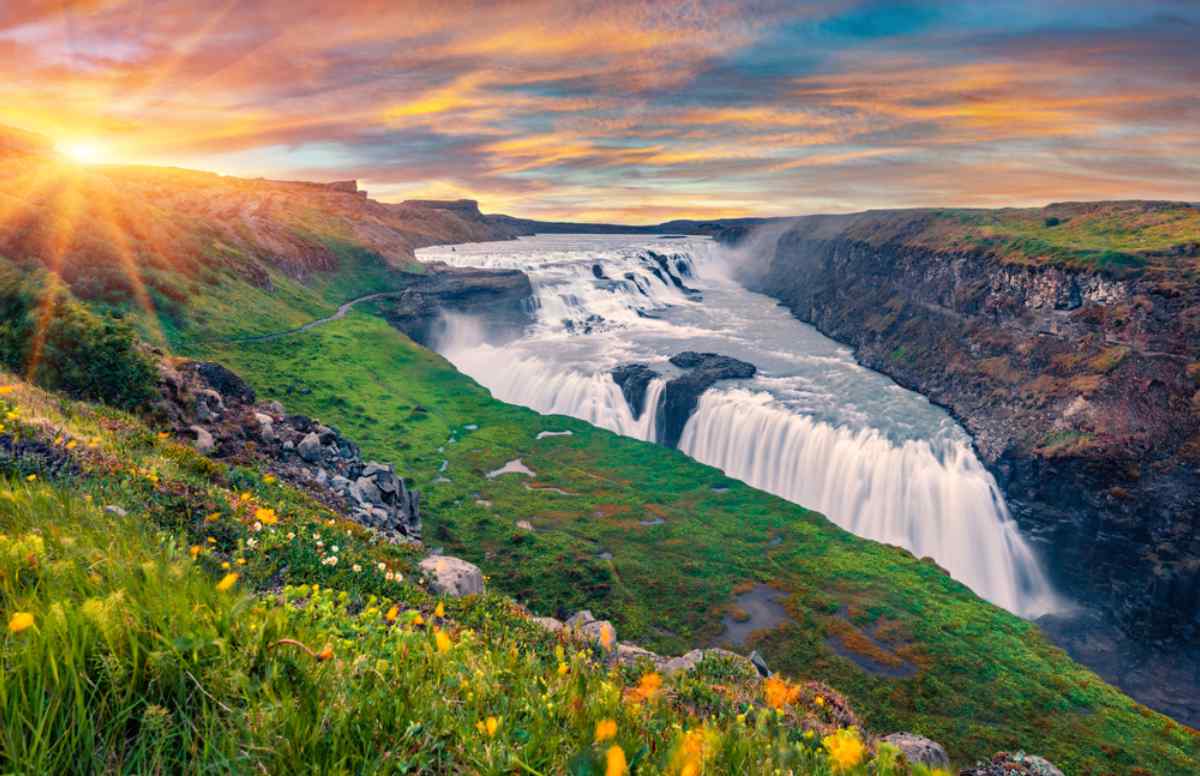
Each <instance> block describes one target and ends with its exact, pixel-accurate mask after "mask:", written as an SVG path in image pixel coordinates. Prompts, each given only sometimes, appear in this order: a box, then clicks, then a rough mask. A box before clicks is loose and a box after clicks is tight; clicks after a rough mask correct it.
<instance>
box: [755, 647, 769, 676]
mask: <svg viewBox="0 0 1200 776" xmlns="http://www.w3.org/2000/svg"><path fill="white" fill-rule="evenodd" d="M750 663H751V665H753V666H754V670H756V671H758V675H759V676H761V677H762V678H764V679H766V678H767V677H769V676H770V675H771V669H769V668H767V661H766V660H763V656H762V655H760V654H758V650H757V649H756V650H754V651H753V652H751V653H750Z"/></svg>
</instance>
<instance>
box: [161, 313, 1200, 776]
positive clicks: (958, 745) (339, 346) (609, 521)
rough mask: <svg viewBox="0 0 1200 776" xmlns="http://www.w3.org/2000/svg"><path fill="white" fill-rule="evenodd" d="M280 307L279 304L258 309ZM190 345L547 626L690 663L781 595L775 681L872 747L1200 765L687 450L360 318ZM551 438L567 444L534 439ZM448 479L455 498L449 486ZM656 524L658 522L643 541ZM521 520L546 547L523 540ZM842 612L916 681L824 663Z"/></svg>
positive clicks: (1056, 654) (981, 621) (993, 619)
mask: <svg viewBox="0 0 1200 776" xmlns="http://www.w3.org/2000/svg"><path fill="white" fill-rule="evenodd" d="M275 303H276V300H275V299H273V298H271V297H266V296H264V297H263V299H261V300H260V301H259V304H257V305H256V306H255V308H254V309H255V310H262V309H267V310H268V311H269V308H270V306H271V305H272V304H275ZM242 320H243V321H244V322H243V323H242V325H244V326H246V327H247V330H254V329H255V328H256V327H257V326H258V325H259V324H258V323H257V322H256V321H255V320H253V319H250V320H245V319H244V318H243V319H242ZM176 345H177V347H179V348H180V349H181V350H183V351H185V352H190V353H191V354H193V355H199V356H204V357H212V358H217V359H219V360H221V361H223V362H225V363H227V364H228V365H229V366H231V367H232V368H234V369H235V370H237V371H239V372H241V373H242V374H243V375H244V376H246V377H247V378H248V379H250V381H251V382H252V383H253V384H254V385H255V387H256V388H257V389H259V390H260V391H261V392H262V393H263V395H265V396H268V397H272V398H278V399H280V400H282V401H283V402H284V403H285V405H286V406H287V407H288V409H289V411H296V412H303V413H306V414H311V415H314V416H317V417H320V418H321V419H322V420H324V421H326V422H328V423H332V424H335V425H336V426H338V427H339V429H340V430H341V431H342V432H343V433H345V434H347V435H348V436H350V437H351V438H354V439H356V441H358V442H359V443H360V444H361V445H362V447H363V449H364V451H365V453H366V454H367V455H368V456H370V457H375V458H378V459H380V460H388V461H393V462H395V463H396V464H397V466H398V468H399V470H401V471H404V472H405V473H406V475H407V476H409V477H410V478H411V479H412V480H413V482H414V484H415V486H416V487H417V488H418V489H419V490H421V491H422V493H423V496H424V502H423V503H424V513H425V519H426V530H425V536H426V542H427V544H428V545H430V546H433V547H444V548H445V549H446V550H447V551H448V552H451V553H454V554H458V555H461V556H463V557H466V558H468V559H470V560H472V561H474V562H477V563H479V564H480V565H481V566H482V567H483V568H484V569H485V572H486V573H488V574H490V575H491V578H492V582H493V584H494V585H495V586H496V587H497V588H498V589H500V590H503V591H504V592H506V593H508V594H511V595H513V596H515V597H516V598H517V599H518V600H520V601H521V602H522V603H524V604H526V605H528V606H530V607H531V608H532V609H533V610H535V611H537V612H538V613H541V614H555V613H558V612H560V611H567V612H569V611H574V610H576V609H579V608H584V607H587V608H590V609H592V610H593V611H594V612H596V613H597V614H599V615H601V616H605V617H609V618H611V619H613V620H614V622H616V623H617V625H618V629H619V632H620V633H621V636H622V638H630V639H632V640H634V641H637V642H639V643H642V644H644V645H646V646H648V647H651V648H654V649H657V650H659V651H662V652H666V653H678V652H681V651H683V650H684V649H686V648H689V647H691V646H694V645H696V644H703V643H707V642H710V641H711V640H712V639H714V638H715V637H716V636H717V635H718V634H719V632H720V630H721V626H720V618H721V615H722V614H723V612H724V611H725V609H726V607H728V606H730V605H731V604H732V602H733V589H734V587H735V586H737V585H738V584H742V583H745V582H747V581H763V582H768V583H770V584H772V585H775V586H776V587H778V588H779V589H781V590H782V591H784V592H785V594H786V599H785V602H786V606H787V607H788V609H789V611H790V612H791V614H792V616H793V618H794V623H792V624H790V625H787V626H784V627H782V628H780V629H779V630H777V631H774V632H772V633H770V634H765V635H764V636H763V638H762V639H761V640H760V641H759V642H758V644H757V646H759V647H760V648H761V649H763V650H764V652H765V654H766V655H767V658H768V661H769V662H770V663H771V664H772V665H773V666H775V667H779V668H781V669H782V670H784V671H786V672H788V673H790V674H792V675H795V676H800V677H805V678H813V679H819V680H821V681H824V682H827V683H829V684H830V685H832V686H834V687H837V688H839V689H841V690H843V691H844V692H846V693H847V694H848V695H849V696H850V697H851V698H852V700H853V702H854V704H855V705H856V707H857V708H858V710H859V711H860V713H861V714H862V716H863V717H864V718H865V721H866V723H867V725H868V726H869V727H870V728H871V729H873V730H878V731H881V732H883V731H890V730H895V729H908V730H913V731H915V732H919V733H922V734H925V735H928V736H930V737H932V738H934V739H936V740H939V741H942V742H943V743H944V744H946V745H947V747H948V748H949V749H950V751H951V753H952V755H953V756H955V757H956V758H957V759H958V760H960V761H963V762H966V761H970V760H972V759H973V758H976V757H983V756H988V755H990V753H991V752H993V751H996V750H1001V749H1015V748H1024V749H1027V750H1029V751H1036V752H1039V753H1041V754H1045V755H1046V756H1048V757H1050V758H1051V759H1052V760H1053V761H1055V762H1056V763H1058V764H1059V765H1060V767H1063V768H1064V770H1066V771H1067V772H1069V773H1078V774H1102V773H1132V772H1134V769H1135V768H1137V767H1143V768H1149V769H1151V770H1152V772H1155V773H1163V774H1170V773H1180V774H1183V773H1189V772H1193V771H1194V770H1195V768H1196V765H1197V762H1198V759H1200V742H1198V741H1197V738H1196V735H1195V733H1194V731H1189V730H1187V729H1186V728H1183V727H1181V726H1178V725H1176V724H1174V723H1172V722H1170V721H1169V720H1167V719H1166V718H1164V717H1162V716H1160V715H1158V714H1155V713H1153V712H1150V711H1149V710H1147V709H1146V708H1145V707H1142V706H1140V705H1139V704H1137V703H1135V702H1133V701H1132V700H1130V699H1129V698H1127V697H1126V696H1124V695H1123V694H1121V693H1120V692H1118V691H1117V690H1115V689H1113V688H1111V687H1110V686H1108V685H1106V684H1104V683H1103V682H1102V681H1101V680H1100V679H1098V678H1097V677H1096V676H1095V675H1094V674H1092V673H1091V672H1090V671H1087V670H1086V669H1083V668H1082V667H1080V666H1078V665H1077V664H1075V663H1073V662H1072V661H1071V660H1070V659H1069V658H1068V657H1067V656H1066V655H1065V654H1064V653H1063V652H1062V651H1061V650H1059V649H1057V648H1055V647H1053V646H1051V645H1050V644H1049V643H1048V642H1047V641H1046V640H1045V639H1044V638H1043V637H1042V636H1041V634H1040V633H1039V631H1038V630H1037V629H1036V628H1035V627H1034V626H1032V625H1031V624H1029V623H1026V622H1024V621H1022V620H1020V619H1018V618H1016V617H1013V616H1011V615H1009V614H1007V613H1006V612H1003V611H1001V610H999V609H997V608H996V607H993V606H991V605H989V604H986V603H985V602H983V601H981V600H980V599H979V598H977V597H976V596H975V595H974V594H972V593H971V592H970V591H969V590H967V589H966V588H965V587H963V586H962V585H960V584H958V583H956V582H954V581H953V580H951V579H950V578H949V577H948V576H946V575H945V574H944V573H943V572H941V571H940V570H939V569H937V568H936V567H934V566H933V565H932V564H929V563H924V562H921V561H919V560H917V559H915V558H913V557H912V556H911V555H909V554H908V553H906V552H904V551H903V550H900V549H897V548H892V547H887V546H883V545H879V544H875V543H872V542H868V541H863V540H860V539H857V538H855V537H853V536H851V535H849V534H847V533H845V532H844V531H841V530H840V529H838V528H836V527H835V526H833V525H832V524H830V523H829V522H828V521H826V520H825V519H824V518H823V517H821V516H819V515H816V514H814V513H812V512H809V511H807V510H804V509H803V508H801V507H798V506H796V505H794V504H791V503H788V502H785V501H783V500H781V499H777V498H775V497H772V496H769V495H767V494H764V493H761V492H758V491H755V490H753V489H751V488H748V487H746V486H744V485H742V484H740V483H730V482H729V481H728V480H727V478H725V477H724V476H723V475H722V474H721V473H720V472H718V471H716V470H714V469H711V468H709V467H705V466H703V465H700V464H697V463H695V462H693V461H691V460H689V459H687V458H685V457H684V456H683V455H681V454H679V453H677V452H675V451H671V450H665V449H663V448H661V447H657V446H654V445H649V444H644V443H641V442H637V441H634V440H630V439H625V438H621V437H618V436H615V435H613V434H610V433H608V432H604V431H600V430H597V429H594V428H591V427H589V426H588V425H587V424H584V423H582V422H579V421H575V420H572V419H568V418H561V417H554V418H547V417H543V416H540V415H537V414H536V413H533V412H531V411H528V410H524V409H521V408H516V407H511V406H508V405H504V404H502V403H500V402H496V401H494V400H492V399H491V398H490V396H489V395H488V394H487V392H486V391H485V390H483V389H482V388H481V387H480V386H478V385H477V384H475V383H474V382H473V381H471V380H469V379H467V378H465V377H463V376H462V375H460V374H459V373H457V372H456V371H455V370H454V369H453V367H452V366H451V365H450V364H448V363H447V362H446V361H444V360H443V359H442V358H440V357H439V356H437V355H436V354H433V353H430V352H429V351H426V350H424V349H422V348H419V347H417V346H416V345H414V344H413V343H412V342H410V341H409V340H407V338H405V337H404V336H403V335H401V334H398V333H397V332H395V331H394V330H392V329H391V328H390V327H388V326H387V325H386V323H384V322H383V321H382V320H380V319H377V318H374V317H372V316H371V315H369V314H368V313H366V312H364V311H356V312H354V313H352V314H351V315H349V316H348V317H347V318H346V319H344V320H342V321H338V322H336V323H333V324H330V325H328V326H326V327H322V328H319V329H316V330H313V331H310V332H307V333H305V334H302V335H297V336H294V337H288V338H285V339H281V340H276V341H271V342H265V343H257V344H247V345H236V346H235V345H228V344H226V345H220V344H215V343H208V344H206V345H203V346H201V345H200V344H198V343H189V341H188V340H187V339H186V337H183V338H181V339H180V340H179V341H177V343H176ZM468 425H478V426H479V428H478V430H476V431H469V430H467V428H466V427H467V426H468ZM542 430H571V431H572V432H573V436H570V437H553V438H548V439H544V440H540V441H539V440H536V435H537V433H538V432H539V431H542ZM451 440H453V441H451ZM517 457H520V458H522V460H523V461H524V462H525V463H526V465H528V466H529V467H531V468H532V469H533V470H534V471H536V472H537V475H538V476H537V478H536V482H537V484H538V485H544V486H551V487H554V488H558V489H561V490H563V491H567V492H568V493H569V494H570V495H562V494H558V493H555V492H550V491H548V490H545V489H543V490H531V489H529V488H527V487H526V484H527V483H526V482H525V481H523V480H522V479H521V478H519V477H516V476H507V477H502V478H499V479H496V480H491V479H488V478H487V477H486V476H485V473H486V472H488V471H490V470H493V469H495V468H498V467H499V466H501V465H503V464H504V463H505V462H506V461H508V460H511V459H513V458H517ZM443 460H445V461H447V462H448V466H447V471H446V476H447V477H448V478H449V479H450V480H451V481H450V482H448V483H447V482H436V481H435V480H437V478H438V477H439V471H438V470H439V467H440V465H441V462H442V461H443ZM718 485H720V486H727V485H728V486H731V487H730V489H729V490H728V491H727V492H724V493H717V492H715V491H714V490H713V488H714V486H718ZM481 502H490V504H491V506H490V507H489V506H485V505H484V504H483V503H481ZM649 515H655V516H659V517H662V518H663V519H664V520H665V522H664V523H663V524H662V525H657V526H653V527H646V526H642V525H640V522H639V521H640V520H642V519H644V518H645V517H647V516H649ZM523 519H525V520H529V521H531V522H532V523H533V525H534V526H535V529H536V531H535V532H534V533H532V534H529V533H527V532H521V531H518V530H517V529H516V527H515V524H516V522H517V521H518V520H523ZM776 538H781V539H782V540H783V541H782V542H781V543H778V544H774V543H773V542H772V540H773V539H776ZM602 551H607V552H609V553H612V555H613V559H612V560H611V561H609V560H602V559H601V558H600V557H599V555H600V553H601V552H602ZM839 612H844V613H846V616H847V617H848V618H849V620H850V623H849V627H850V628H851V629H852V631H853V630H854V629H857V630H858V631H859V632H875V633H886V634H888V635H887V637H886V638H884V639H883V640H884V641H885V642H886V643H887V644H888V646H890V647H891V648H892V649H894V651H895V652H896V654H898V655H899V656H900V657H901V658H903V659H904V660H905V661H907V662H909V663H910V664H912V665H914V666H916V667H917V668H918V670H917V672H916V674H915V675H914V676H912V677H911V678H908V679H894V678H888V677H885V676H879V675H875V674H872V673H868V672H866V671H864V670H862V669H860V668H859V667H858V666H857V665H856V664H855V663H854V662H852V661H851V660H848V659H846V658H844V657H841V656H839V655H838V654H837V653H836V652H835V651H834V650H833V649H831V647H830V645H829V642H828V639H830V638H833V634H835V633H844V632H845V628H846V623H845V621H844V620H843V619H842V617H841V616H839Z"/></svg>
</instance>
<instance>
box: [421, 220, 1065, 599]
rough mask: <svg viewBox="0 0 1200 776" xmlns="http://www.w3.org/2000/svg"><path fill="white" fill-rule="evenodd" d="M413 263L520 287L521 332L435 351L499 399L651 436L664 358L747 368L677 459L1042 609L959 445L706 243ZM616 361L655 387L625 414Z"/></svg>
mask: <svg viewBox="0 0 1200 776" xmlns="http://www.w3.org/2000/svg"><path fill="white" fill-rule="evenodd" d="M419 256H420V258H422V259H423V260H438V261H445V262H447V263H450V264H456V265H459V266H479V267H490V268H514V269H520V270H523V271H524V272H526V273H527V274H528V275H529V277H530V280H531V281H532V284H533V291H534V304H535V306H536V311H535V312H536V316H535V317H536V323H535V324H534V325H533V326H532V327H531V328H530V329H529V330H528V331H526V332H525V334H524V335H523V336H522V337H521V338H520V339H518V340H517V341H515V342H506V343H498V342H494V341H490V340H489V330H488V326H487V322H486V321H481V320H478V319H461V318H459V319H452V320H449V321H447V326H446V327H445V332H446V333H445V336H443V337H442V339H441V340H440V341H439V342H436V343H434V344H435V346H436V347H437V348H438V350H440V351H441V352H442V353H443V354H444V355H445V356H446V357H447V358H449V359H450V360H451V361H452V362H453V363H454V364H455V365H456V366H457V367H458V368H459V369H460V370H462V371H463V372H465V373H466V374H469V375H471V376H472V377H474V378H475V379H476V380H478V381H479V382H481V383H482V384H484V385H485V386H487V387H488V388H489V389H490V390H491V391H492V393H493V394H494V395H495V396H496V397H497V398H499V399H501V400H504V401H509V402H512V403H516V404H522V405H525V406H528V407H532V408H533V409H536V410H538V411H539V412H546V413H561V414H567V415H572V416H574V417H577V418H581V419H583V420H586V421H588V422H590V423H593V424H595V425H597V426H601V427H603V428H607V429H610V430H612V431H615V432H617V433H620V434H625V435H628V436H633V437H637V438H640V439H645V440H648V441H654V440H655V439H657V438H661V436H662V430H663V429H662V427H661V424H662V422H663V418H662V416H661V415H660V410H661V408H662V407H661V405H662V404H663V394H664V386H665V385H666V383H667V382H668V381H669V380H671V379H673V378H675V377H678V376H679V375H681V374H682V373H683V370H680V369H679V368H677V367H676V366H674V365H672V364H671V362H670V360H669V359H670V357H671V356H673V355H675V354H678V353H681V352H683V351H704V352H708V353H718V354H722V355H726V356H730V357H732V358H735V359H738V360H740V361H744V362H747V363H748V364H753V365H754V366H755V367H757V369H758V372H757V374H756V375H755V376H754V377H750V378H746V379H739V380H722V381H720V382H718V383H717V384H716V385H715V386H714V387H712V388H709V389H708V390H707V391H705V392H704V393H703V394H702V395H701V396H700V399H699V402H698V404H697V406H696V409H695V411H694V412H693V413H692V414H691V417H690V418H689V419H688V420H687V422H686V425H685V426H684V427H683V429H682V436H681V438H680V440H679V444H678V447H679V449H680V450H682V451H683V452H684V453H686V454H688V455H690V456H692V457H693V458H696V459H697V460H699V461H702V462H704V463H707V464H710V465H713V466H716V467H718V468H721V469H722V470H724V471H725V472H726V473H728V474H729V475H730V476H733V477H737V478H739V479H742V480H744V481H745V482H747V483H748V484H750V485H753V486H755V487H758V488H762V489H764V490H767V491H770V492H772V493H775V494H777V495H779V496H782V497H784V498H787V499H789V500H792V501H795V502H797V503H800V504H802V505H804V506H808V507H811V508H813V509H816V510H819V511H821V512H823V513H825V514H826V515H828V516H829V518H830V519H832V520H834V521H835V522H836V523H838V524H839V525H841V526H842V527H844V528H846V529H847V530H850V531H852V532H854V533H857V534H859V535H861V536H865V537H868V538H871V539H876V540H879V541H885V542H890V543H894V544H899V545H901V546H904V547H906V548H908V549H909V550H911V551H912V552H914V553H915V554H917V555H919V556H931V557H933V558H934V559H935V560H936V561H937V562H938V563H939V564H940V565H941V566H943V567H944V568H946V569H947V570H949V571H950V573H951V574H952V575H953V576H954V577H955V578H956V579H958V580H960V581H962V582H964V583H965V584H967V585H969V586H970V587H971V588H972V589H973V590H975V591H976V592H978V593H979V594H980V595H981V596H983V597H985V598H987V599H989V600H991V601H992V602H994V603H996V604H998V605H1000V606H1004V607H1005V608H1007V609H1009V610H1011V611H1013V612H1016V613H1019V614H1022V615H1025V616H1036V615H1039V614H1042V613H1045V612H1047V611H1049V610H1051V609H1053V608H1055V607H1056V605H1057V603H1056V600H1055V596H1054V595H1053V593H1052V591H1051V589H1050V586H1049V584H1048V583H1047V581H1046V579H1045V577H1044V575H1043V574H1042V571H1041V569H1040V567H1039V564H1038V561H1037V558H1036V556H1035V553H1034V552H1033V550H1032V549H1031V548H1030V547H1029V545H1028V544H1027V543H1026V541H1025V540H1024V538H1023V537H1022V536H1021V535H1020V533H1019V532H1018V531H1017V528H1016V525H1015V524H1014V523H1013V522H1012V521H1011V520H1010V519H1009V517H1008V513H1007V510H1006V508H1005V505H1004V501H1003V498H1002V496H1001V494H1000V491H999V489H998V488H997V486H996V483H995V481H994V480H993V478H992V476H991V475H990V474H989V473H988V472H987V470H986V469H985V468H984V467H983V466H982V465H981V464H980V463H979V461H978V460H977V459H976V457H975V454H974V452H973V450H972V448H971V444H970V439H969V438H968V437H967V435H966V433H965V432H964V431H963V430H962V429H961V428H960V427H959V426H958V425H957V424H955V423H954V421H953V420H952V419H951V418H950V417H949V416H948V415H946V413H945V412H943V411H942V410H941V409H939V408H938V407H935V406H933V405H931V404H930V403H929V402H928V401H927V400H925V399H924V398H923V397H921V396H919V395H917V394H915V393H912V392H910V391H907V390H905V389H903V388H901V387H900V386H898V385H896V384H895V383H893V382H892V381H891V380H889V379H888V378H886V377H884V376H882V375H880V374H878V373H876V372H873V371H871V370H868V369H865V368H864V367H862V366H860V365H859V364H857V363H856V362H855V361H854V358H853V356H852V354H851V353H850V352H849V351H848V350H847V349H846V348H844V347H842V346H841V345H839V344H838V343H836V342H833V341H832V340H829V339H827V338H826V337H824V336H822V335H821V334H819V333H818V332H817V331H816V330H815V329H813V328H812V327H810V326H808V325H806V324H803V323H800V322H798V321H796V320H795V319H793V318H792V317H791V316H790V315H789V314H788V313H787V312H786V311H784V310H782V309H780V308H779V307H778V306H777V305H776V304H775V303H774V302H773V301H772V300H770V299H768V298H766V297H764V296H761V295H759V294H755V293H751V292H749V291H747V290H745V289H744V288H742V287H741V286H739V285H738V284H736V283H735V282H733V281H732V280H730V273H729V272H728V267H727V266H725V263H724V262H725V257H724V255H723V253H722V249H721V248H720V246H718V245H716V244H715V243H713V242H711V241H709V240H706V239H701V238H688V239H657V240H655V239H653V238H646V237H644V236H632V237H617V236H577V235H561V236H539V237H534V238H523V239H521V240H517V241H512V242H503V243H476V244H467V245H459V246H455V248H454V250H451V249H450V248H448V247H445V248H429V249H424V250H422V251H420V252H419ZM622 364H644V365H646V366H647V367H649V368H652V369H653V370H654V371H655V372H656V373H658V374H659V375H661V377H656V378H653V379H651V380H650V381H649V382H648V383H647V385H646V389H645V392H644V400H643V401H644V405H643V406H642V407H638V408H631V407H630V406H629V403H628V401H627V400H626V397H625V395H624V394H623V393H622V390H621V388H620V387H619V386H618V385H617V383H616V382H615V381H614V380H613V378H612V375H611V372H612V370H613V369H614V368H615V367H617V366H618V365H622ZM747 374H752V372H750V371H748V372H747ZM639 395H640V394H639Z"/></svg>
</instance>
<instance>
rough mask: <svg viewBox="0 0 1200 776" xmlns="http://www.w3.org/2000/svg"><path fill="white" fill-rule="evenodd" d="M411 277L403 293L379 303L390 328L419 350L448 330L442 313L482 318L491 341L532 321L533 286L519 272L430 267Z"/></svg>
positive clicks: (433, 265) (520, 329) (513, 333)
mask: <svg viewBox="0 0 1200 776" xmlns="http://www.w3.org/2000/svg"><path fill="white" fill-rule="evenodd" d="M428 267H429V271H428V272H426V273H425V274H424V275H415V276H413V277H411V278H409V283H408V285H407V287H406V288H405V289H404V291H403V292H399V293H398V294H397V295H395V296H390V297H388V298H386V299H383V300H380V303H379V304H380V306H381V308H382V311H383V315H384V317H385V318H386V319H387V321H388V323H390V324H391V325H392V326H395V327H396V328H397V329H399V330H400V331H402V332H404V333H405V334H407V335H408V336H409V337H411V338H412V339H413V340H415V341H417V342H419V343H421V344H422V345H432V344H434V343H436V342H437V341H438V340H439V338H441V337H442V336H443V335H444V334H445V333H446V331H447V321H446V316H445V314H446V313H455V314H458V315H463V316H468V317H478V318H481V319H486V322H487V325H486V333H487V335H488V336H489V338H490V339H494V340H496V341H504V340H505V339H510V338H512V337H515V336H518V335H519V334H520V333H521V331H522V330H523V329H524V328H525V327H526V326H528V325H529V324H530V323H532V322H533V317H532V312H531V311H532V308H531V306H530V299H531V298H532V296H533V287H532V286H531V285H530V283H529V278H528V277H527V276H526V275H525V273H523V272H521V271H519V270H491V269H471V268H462V267H451V266H447V265H444V264H430V265H428Z"/></svg>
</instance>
